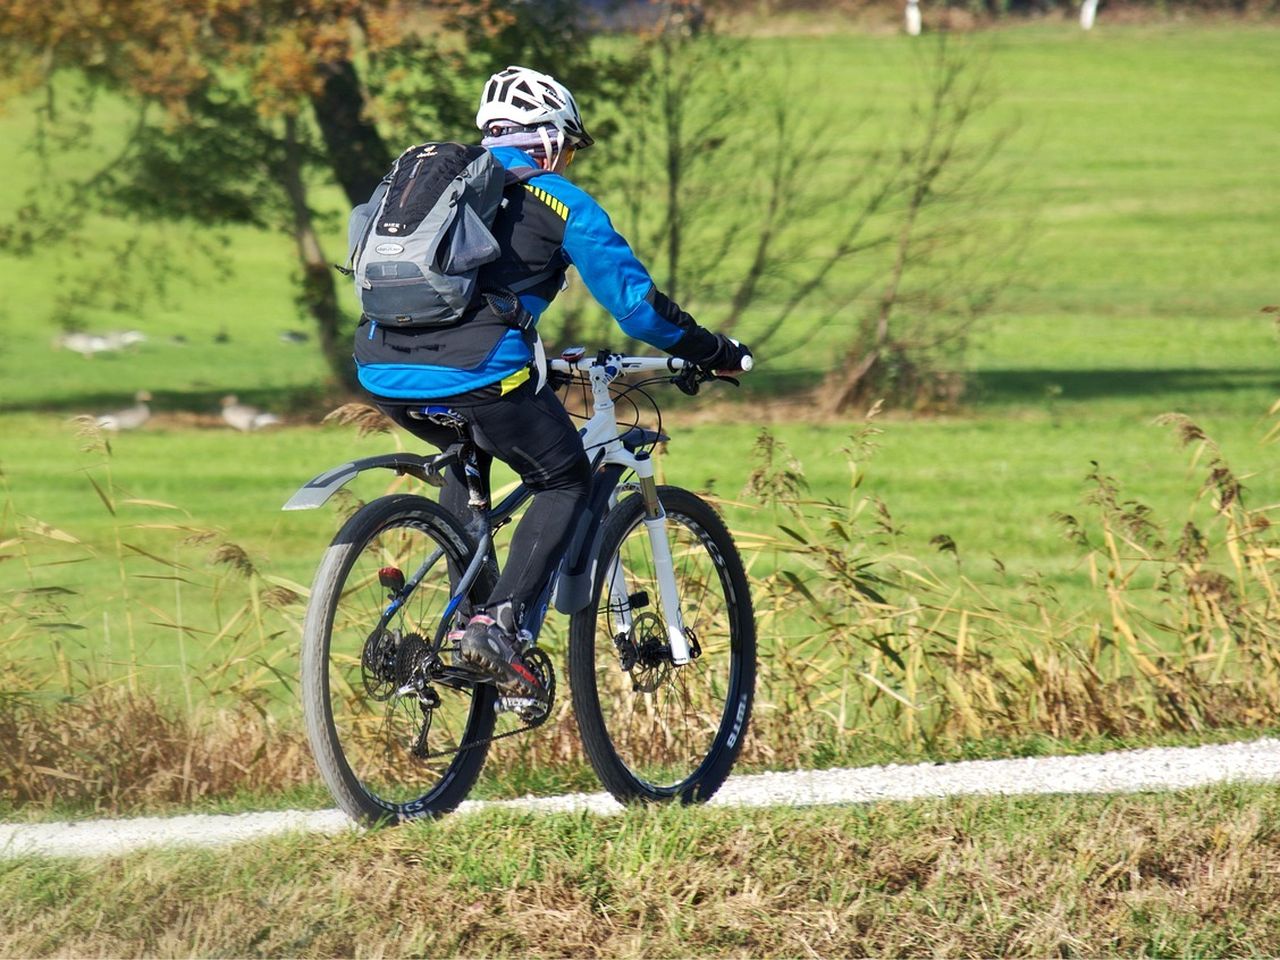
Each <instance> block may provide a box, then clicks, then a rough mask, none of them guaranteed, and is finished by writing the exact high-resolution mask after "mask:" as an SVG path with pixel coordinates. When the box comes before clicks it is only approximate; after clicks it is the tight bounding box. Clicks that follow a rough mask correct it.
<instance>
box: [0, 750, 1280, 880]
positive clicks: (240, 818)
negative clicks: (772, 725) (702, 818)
mask: <svg viewBox="0 0 1280 960" xmlns="http://www.w3.org/2000/svg"><path fill="white" fill-rule="evenodd" d="M1227 782H1242V783H1276V782H1280V740H1273V739H1264V740H1254V741H1251V742H1249V743H1231V744H1223V745H1219V746H1206V747H1155V748H1151V749H1148V750H1121V751H1116V752H1114V753H1104V754H1096V755H1090V756H1077V757H1031V758H1025V759H1017V760H969V761H964V762H961V763H948V764H930V763H924V764H916V765H913V766H899V765H892V766H885V767H861V768H858V769H852V770H799V771H796V772H793V773H763V774H757V775H752V776H739V777H732V778H730V780H729V781H728V783H726V784H725V786H724V788H723V789H722V790H721V791H720V793H719V794H717V796H716V797H715V799H713V800H712V801H711V802H712V804H713V805H716V806H745V807H762V806H780V805H784V804H785V805H790V806H809V805H813V804H839V803H870V802H873V801H878V800H913V799H916V798H919V797H941V796H956V795H960V794H994V795H1014V794H1033V793H1039V794H1046V793H1126V792H1137V791H1144V790H1176V789H1181V788H1184V787H1199V786H1207V785H1209V784H1216V783H1227ZM495 808H506V809H517V810H530V811H540V812H547V813H552V812H565V811H583V810H585V811H589V812H591V813H597V814H611V813H616V812H618V811H619V810H621V809H622V808H621V807H620V806H619V805H618V804H617V803H616V802H615V801H614V800H613V798H612V797H610V796H609V795H608V794H604V793H576V794H568V795H566V796H560V797H536V798H534V797H530V798H525V799H520V800H501V801H484V802H477V801H468V802H466V803H464V804H463V805H462V806H461V807H460V808H459V812H460V813H464V814H466V813H474V812H477V811H480V810H488V809H495ZM351 829H354V827H353V825H352V823H351V821H350V820H348V819H347V818H346V816H345V815H343V814H342V813H340V812H338V811H337V810H319V811H301V810H288V811H283V812H278V813H242V814H230V815H228V814H210V815H189V816H178V817H141V818H137V819H133V820H82V821H75V822H63V823H32V824H0V857H3V856H9V857H13V856H21V855H24V854H37V855H44V856H55V857H56V856H67V857H75V856H85V857H88V856H109V855H115V854H121V853H127V852H129V851H131V850H136V849H138V848H139V847H144V846H154V845H159V844H197V845H201V846H217V845H222V844H228V843H237V842H241V841H245V840H251V839H254V838H257V837H265V836H271V835H273V834H280V833H288V832H292V831H314V832H320V833H337V832H340V831H342V830H351Z"/></svg>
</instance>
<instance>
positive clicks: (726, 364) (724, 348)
mask: <svg viewBox="0 0 1280 960" xmlns="http://www.w3.org/2000/svg"><path fill="white" fill-rule="evenodd" d="M715 338H716V346H715V350H713V351H712V352H711V354H709V355H708V356H706V357H703V358H702V359H700V360H695V361H694V362H695V363H696V364H697V365H698V366H700V367H702V369H704V370H715V371H717V372H723V373H738V372H739V371H740V370H742V362H743V361H744V360H746V358H747V357H750V356H751V348H750V347H748V346H747V345H746V344H745V343H739V342H738V341H737V340H734V339H733V338H732V337H727V336H725V335H724V334H723V333H717V334H715Z"/></svg>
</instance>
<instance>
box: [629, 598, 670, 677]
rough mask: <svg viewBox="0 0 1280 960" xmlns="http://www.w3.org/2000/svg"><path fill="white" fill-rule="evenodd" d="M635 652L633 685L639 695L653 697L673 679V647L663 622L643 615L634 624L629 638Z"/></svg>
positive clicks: (648, 615) (632, 668) (632, 671)
mask: <svg viewBox="0 0 1280 960" xmlns="http://www.w3.org/2000/svg"><path fill="white" fill-rule="evenodd" d="M628 641H629V644H630V647H631V650H632V651H633V652H634V658H635V659H634V664H633V666H632V667H631V669H630V671H629V672H630V674H631V684H632V687H633V689H634V690H635V691H636V692H637V693H653V692H654V691H655V690H657V689H658V688H659V687H660V686H662V684H663V683H665V682H666V680H667V677H669V676H670V675H671V645H670V642H669V641H668V639H667V630H666V627H665V626H664V625H663V623H662V620H661V618H659V617H658V615H657V614H654V613H642V614H640V615H639V616H638V617H636V618H635V620H634V621H632V624H631V635H630V636H629V637H628Z"/></svg>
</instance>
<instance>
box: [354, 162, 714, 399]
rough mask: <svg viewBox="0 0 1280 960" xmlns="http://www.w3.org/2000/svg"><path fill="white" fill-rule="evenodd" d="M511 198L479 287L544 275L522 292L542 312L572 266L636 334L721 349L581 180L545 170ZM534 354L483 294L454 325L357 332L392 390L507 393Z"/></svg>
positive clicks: (358, 349)
mask: <svg viewBox="0 0 1280 960" xmlns="http://www.w3.org/2000/svg"><path fill="white" fill-rule="evenodd" d="M493 155H494V156H495V157H496V158H497V159H498V160H499V162H501V163H502V165H503V166H504V167H506V168H507V169H517V168H520V167H534V166H536V164H535V163H534V161H533V159H532V158H531V157H530V156H529V155H528V154H527V153H525V152H524V151H522V150H518V149H515V148H514V147H498V148H496V149H494V150H493ZM505 198H506V203H505V205H504V206H503V208H502V209H501V210H499V211H498V215H497V218H496V220H495V222H494V225H493V228H492V229H493V234H494V236H495V237H496V238H497V240H498V243H499V245H500V247H501V249H502V254H501V256H500V257H499V258H498V259H497V260H496V261H494V262H493V263H491V264H487V265H485V266H484V267H482V268H481V270H480V273H479V275H478V278H477V279H478V286H479V289H480V290H499V289H503V288H510V287H519V286H520V285H521V284H522V283H524V282H527V281H529V280H531V279H532V278H534V277H536V276H539V275H541V276H542V277H543V279H542V280H541V281H540V282H537V283H535V284H533V285H532V286H530V287H529V288H528V289H527V290H524V291H523V292H522V293H521V294H520V300H521V302H522V303H523V304H524V306H525V308H526V309H527V310H528V311H529V312H530V313H531V314H532V315H533V316H534V317H535V318H538V317H541V315H542V313H543V312H544V311H545V310H546V308H547V306H548V305H549V304H550V302H551V301H552V300H553V299H555V297H556V295H557V294H558V293H559V292H560V289H561V287H562V286H563V283H564V275H565V271H567V270H568V268H569V267H570V266H572V267H575V268H576V269H577V271H578V275H579V276H581V277H582V280H583V282H584V283H585V284H586V285H587V289H588V290H590V291H591V294H592V296H594V297H595V298H596V300H598V301H599V302H600V304H601V305H602V306H603V307H604V308H605V309H606V310H608V311H609V312H610V313H611V314H612V315H613V317H614V319H616V320H617V321H618V324H619V325H620V326H621V327H622V330H623V332H624V333H626V334H627V335H628V336H631V337H634V338H635V339H637V340H642V341H644V342H645V343H648V344H650V345H652V346H654V347H658V348H659V349H662V350H666V351H668V352H670V353H674V354H676V355H677V356H687V357H689V358H691V359H699V358H700V357H703V356H706V355H708V354H709V353H711V351H712V350H714V349H715V345H716V343H715V338H714V337H713V336H712V335H711V334H710V333H708V332H707V331H706V330H704V329H703V328H701V327H699V326H698V325H697V324H696V323H695V322H694V321H693V318H692V317H690V316H689V314H687V313H685V312H684V311H683V310H681V309H680V308H679V306H677V305H676V304H675V303H674V302H672V301H671V300H670V299H668V298H667V297H666V296H664V295H663V294H662V293H661V292H660V291H658V290H657V288H656V287H655V286H654V283H653V279H652V278H651V277H650V276H649V272H648V271H647V270H646V269H645V268H644V265H643V264H642V263H641V262H640V261H639V260H638V259H636V256H635V254H634V253H632V252H631V248H630V246H628V245H627V242H626V240H624V239H623V238H622V236H621V235H620V234H619V233H618V231H617V230H615V229H614V228H613V224H612V223H611V222H610V221H609V216H608V214H606V213H605V212H604V209H603V208H602V207H601V206H600V204H598V203H597V202H596V201H595V200H594V199H593V198H592V197H591V195H590V194H588V193H587V192H586V191H585V190H583V189H582V188H581V187H578V186H576V185H575V184H573V183H571V182H570V181H568V180H566V179H565V178H564V177H562V176H560V175H558V174H554V173H544V174H541V175H539V176H537V177H534V178H532V179H530V180H528V181H526V182H524V183H517V184H512V185H510V186H508V187H507V189H506V192H505ZM532 356H533V354H532V349H531V343H530V340H529V338H527V337H526V336H525V335H524V334H522V333H521V332H520V331H518V330H513V329H511V328H510V327H509V326H507V325H506V324H505V323H503V322H502V320H501V319H500V318H498V317H497V316H496V315H495V314H494V313H493V312H492V311H491V310H490V308H489V307H488V305H487V304H486V303H484V302H483V301H479V302H477V303H476V304H474V305H473V307H472V308H471V309H470V310H469V311H468V313H467V315H465V316H464V317H463V319H462V320H461V321H460V322H459V323H458V324H457V325H455V326H452V327H446V328H439V329H431V330H404V331H397V330H388V329H385V328H382V327H379V326H378V325H377V324H374V323H370V322H369V321H367V320H363V321H362V322H361V325H360V327H359V329H357V331H356V337H355V359H356V364H357V370H358V375H359V379H360V383H361V385H362V386H364V388H365V389H366V390H368V391H369V392H370V393H372V394H374V395H375V396H379V397H387V398H392V399H432V400H434V399H443V398H454V397H461V396H464V395H467V394H472V393H474V392H476V391H483V392H484V393H486V394H495V395H496V394H501V393H505V392H506V391H507V390H510V389H514V388H515V387H516V386H518V385H519V384H520V383H522V382H524V381H525V380H526V379H528V375H529V365H530V361H531V360H532Z"/></svg>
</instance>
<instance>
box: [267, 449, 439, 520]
mask: <svg viewBox="0 0 1280 960" xmlns="http://www.w3.org/2000/svg"><path fill="white" fill-rule="evenodd" d="M447 457H448V455H447V454H436V455H434V456H429V457H424V456H421V455H419V454H416V453H385V454H382V455H381V456H378V457H364V458H363V459H361V460H352V461H351V462H350V463H344V464H343V465H342V466H340V467H334V468H333V469H332V470H327V471H325V472H324V473H322V474H320V475H319V476H318V477H313V478H312V479H310V480H308V481H307V482H306V483H305V484H304V485H303V486H302V487H301V488H299V490H298V492H297V493H295V494H294V495H293V496H292V497H290V498H289V501H288V502H287V503H286V504H285V505H284V506H283V507H281V508H280V509H282V510H314V509H316V507H321V506H324V504H325V503H326V502H327V501H328V499H329V498H330V497H332V496H333V495H334V494H335V493H337V492H338V491H339V490H341V489H342V488H343V487H344V486H346V485H347V483H348V482H350V480H351V479H352V478H353V477H355V476H356V475H357V474H359V473H361V472H363V471H365V470H376V469H379V468H381V469H384V470H394V471H395V472H396V473H398V474H401V475H404V474H408V475H409V476H411V477H417V478H418V479H419V480H425V481H426V482H427V483H429V484H431V485H432V486H433V487H439V486H443V485H444V478H443V477H442V476H441V475H440V468H441V467H442V466H443V465H444V461H445V459H446V458H447Z"/></svg>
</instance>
